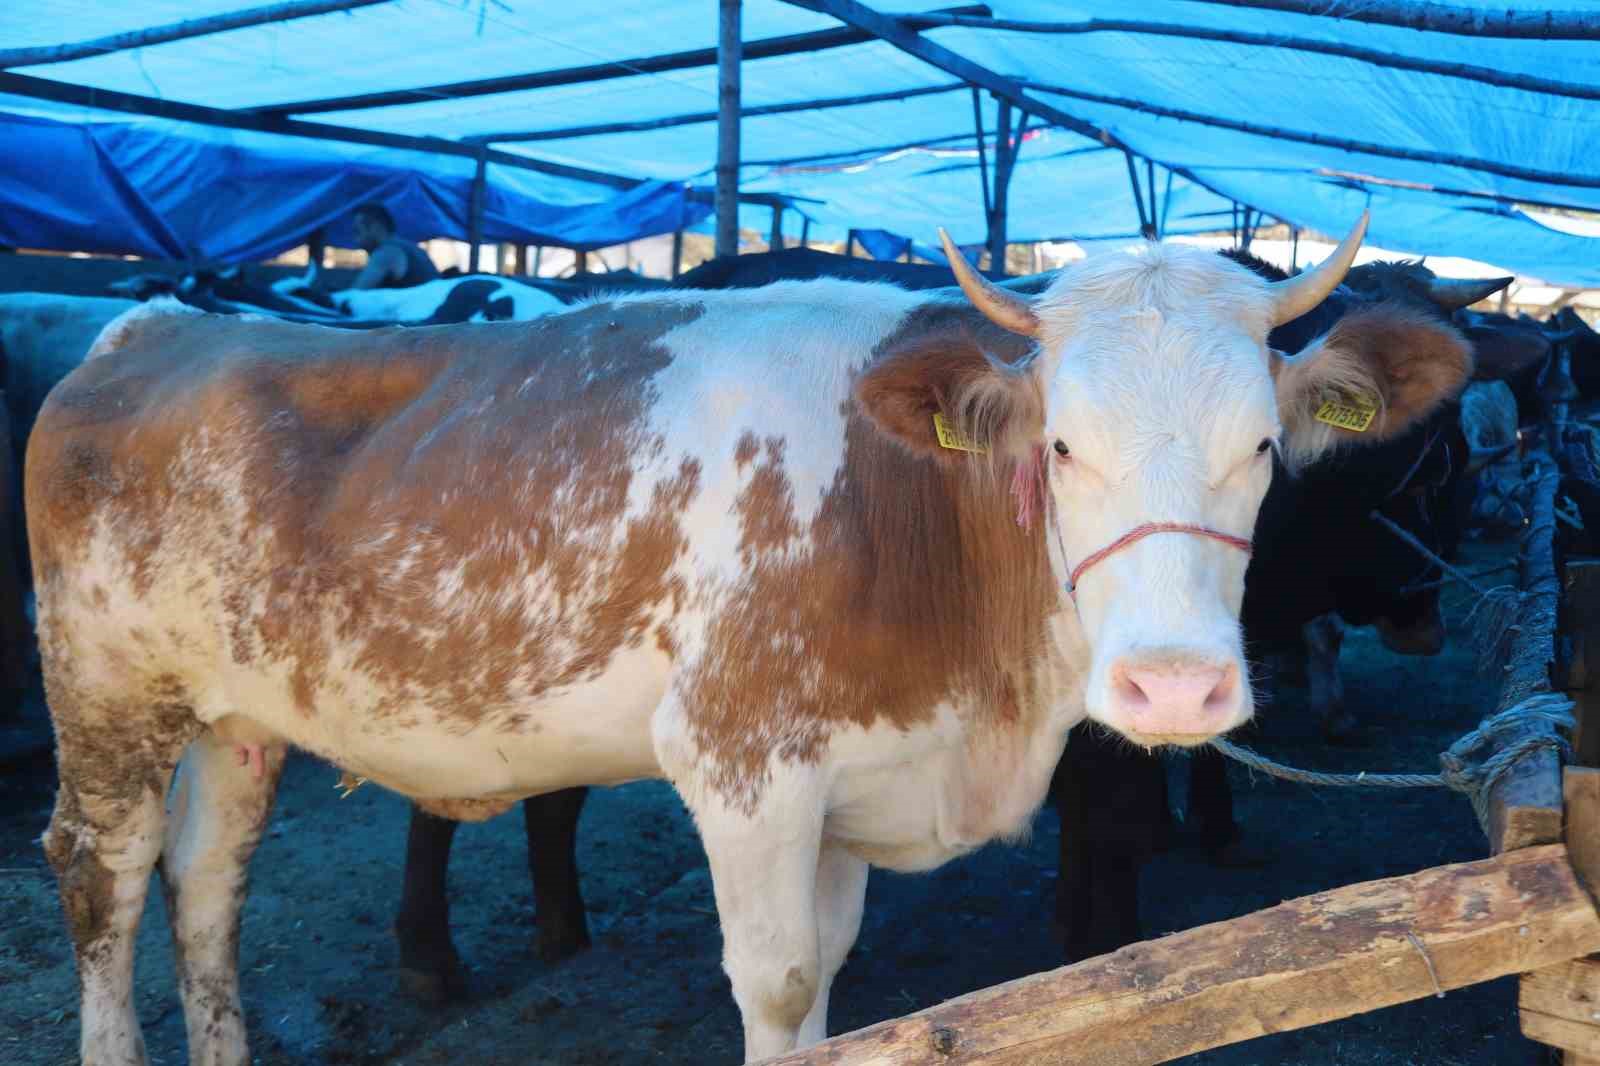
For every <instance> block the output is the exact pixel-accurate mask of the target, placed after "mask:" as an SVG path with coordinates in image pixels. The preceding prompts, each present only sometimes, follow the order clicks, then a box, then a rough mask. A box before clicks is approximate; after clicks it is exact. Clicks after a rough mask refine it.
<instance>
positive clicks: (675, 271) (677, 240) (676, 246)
mask: <svg viewBox="0 0 1600 1066" xmlns="http://www.w3.org/2000/svg"><path fill="white" fill-rule="evenodd" d="M681 273H683V230H681V229H675V230H673V231H672V280H673V281H677V280H678V275H679V274H681Z"/></svg>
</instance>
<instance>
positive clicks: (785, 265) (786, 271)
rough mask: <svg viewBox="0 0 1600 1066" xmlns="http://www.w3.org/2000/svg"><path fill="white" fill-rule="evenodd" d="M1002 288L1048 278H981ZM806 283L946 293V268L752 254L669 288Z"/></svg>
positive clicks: (711, 265) (790, 253)
mask: <svg viewBox="0 0 1600 1066" xmlns="http://www.w3.org/2000/svg"><path fill="white" fill-rule="evenodd" d="M987 276H988V277H989V278H991V279H992V280H994V281H1002V282H1005V283H1006V286H1007V287H1008V288H1012V289H1017V290H1018V291H1023V292H1026V291H1029V288H1028V285H1029V282H1030V281H1033V280H1035V279H1043V280H1045V281H1048V280H1049V279H1050V278H1051V277H1053V276H1054V275H1050V274H1036V275H1033V276H1032V278H1005V277H1002V276H1001V275H998V274H993V273H990V274H988V275H987ZM811 278H846V279H849V280H852V281H891V282H894V283H895V284H896V285H899V286H900V287H901V288H903V289H947V288H952V279H951V277H950V268H949V267H944V266H929V265H927V264H923V263H885V262H880V261H878V260H875V259H855V258H853V257H851V256H847V255H835V254H834V253H832V252H820V251H818V250H817V249H815V248H785V249H783V250H782V251H778V252H761V253H758V254H756V255H740V256H722V257H721V258H718V259H712V260H710V261H708V262H705V263H701V264H700V265H699V266H697V267H695V268H694V269H693V270H690V271H687V272H686V273H684V274H683V276H682V277H680V278H678V280H677V282H675V284H676V285H677V286H678V287H680V288H685V289H754V288H759V287H760V286H762V285H771V284H772V283H773V282H775V281H805V280H809V279H811Z"/></svg>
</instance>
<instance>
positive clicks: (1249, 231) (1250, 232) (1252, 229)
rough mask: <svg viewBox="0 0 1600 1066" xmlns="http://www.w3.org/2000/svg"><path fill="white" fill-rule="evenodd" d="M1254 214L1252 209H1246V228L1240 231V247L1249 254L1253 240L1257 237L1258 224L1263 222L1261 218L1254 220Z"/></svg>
mask: <svg viewBox="0 0 1600 1066" xmlns="http://www.w3.org/2000/svg"><path fill="white" fill-rule="evenodd" d="M1254 213H1255V212H1254V210H1253V209H1252V208H1249V207H1246V208H1245V209H1244V228H1243V229H1241V230H1240V231H1239V247H1240V248H1242V249H1243V250H1244V251H1247V252H1248V251H1249V250H1250V240H1251V238H1252V237H1254V236H1255V235H1256V223H1257V222H1259V221H1261V219H1260V218H1259V217H1256V218H1253V219H1252V217H1251V216H1252V215H1254Z"/></svg>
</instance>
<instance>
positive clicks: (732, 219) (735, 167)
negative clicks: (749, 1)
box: [716, 0, 743, 256]
mask: <svg viewBox="0 0 1600 1066" xmlns="http://www.w3.org/2000/svg"><path fill="white" fill-rule="evenodd" d="M741 3H742V0H718V5H717V7H718V16H719V18H720V20H721V28H720V32H719V34H718V38H717V201H716V211H717V249H716V254H717V255H719V256H723V255H738V254H739V60H740V58H741V54H742V52H743V44H742V42H741V40H740V36H739V16H740V13H741Z"/></svg>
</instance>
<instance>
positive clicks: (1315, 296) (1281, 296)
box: [1272, 211, 1368, 326]
mask: <svg viewBox="0 0 1600 1066" xmlns="http://www.w3.org/2000/svg"><path fill="white" fill-rule="evenodd" d="M1367 214H1368V213H1367V212H1366V211H1363V212H1361V217H1360V218H1358V219H1356V224H1355V225H1354V226H1352V227H1351V229H1350V232H1349V233H1347V234H1345V238H1344V240H1342V241H1340V242H1339V247H1337V248H1335V249H1334V250H1333V254H1332V255H1330V256H1328V258H1326V259H1324V260H1323V261H1322V264H1321V265H1320V266H1318V267H1317V268H1316V269H1315V270H1308V271H1306V272H1305V273H1304V274H1300V275H1298V276H1297V277H1292V278H1289V279H1288V280H1286V281H1274V282H1272V295H1273V298H1274V305H1273V309H1272V324H1273V325H1274V326H1281V325H1283V324H1284V323H1285V322H1290V321H1293V320H1294V319H1297V318H1299V317H1300V316H1301V315H1303V314H1305V313H1306V312H1307V311H1309V310H1311V309H1312V308H1313V307H1316V306H1317V305H1318V304H1320V303H1321V302H1322V301H1323V300H1326V299H1327V298H1328V294H1329V293H1330V292H1332V291H1333V290H1334V289H1336V288H1338V287H1339V283H1340V282H1341V281H1343V280H1344V276H1345V275H1346V274H1348V273H1349V272H1350V264H1351V263H1353V262H1355V258H1356V252H1357V251H1359V250H1360V248H1361V238H1363V237H1365V236H1366V235H1367Z"/></svg>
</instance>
